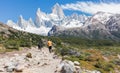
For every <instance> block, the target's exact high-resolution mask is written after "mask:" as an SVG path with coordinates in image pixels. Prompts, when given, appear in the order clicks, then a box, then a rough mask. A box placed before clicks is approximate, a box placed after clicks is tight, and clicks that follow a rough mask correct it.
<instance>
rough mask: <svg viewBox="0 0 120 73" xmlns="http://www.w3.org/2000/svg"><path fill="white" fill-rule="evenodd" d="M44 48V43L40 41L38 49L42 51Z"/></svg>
mask: <svg viewBox="0 0 120 73" xmlns="http://www.w3.org/2000/svg"><path fill="white" fill-rule="evenodd" d="M42 47H43V42H42V41H41V40H40V41H39V43H38V49H39V50H41V48H42Z"/></svg>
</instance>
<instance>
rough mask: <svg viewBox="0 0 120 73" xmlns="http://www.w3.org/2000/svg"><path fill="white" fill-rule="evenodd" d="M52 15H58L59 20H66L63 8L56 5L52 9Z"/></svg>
mask: <svg viewBox="0 0 120 73" xmlns="http://www.w3.org/2000/svg"><path fill="white" fill-rule="evenodd" d="M52 14H53V15H57V16H58V18H64V16H65V15H64V12H63V9H62V8H61V6H60V5H59V4H58V3H56V4H55V5H54V6H53V8H52Z"/></svg>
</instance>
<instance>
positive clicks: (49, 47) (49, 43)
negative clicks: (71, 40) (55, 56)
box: [47, 40, 52, 53]
mask: <svg viewBox="0 0 120 73" xmlns="http://www.w3.org/2000/svg"><path fill="white" fill-rule="evenodd" d="M47 45H48V49H49V52H50V53H51V52H52V41H50V40H48V42H47Z"/></svg>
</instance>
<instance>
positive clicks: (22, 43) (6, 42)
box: [0, 30, 42, 52]
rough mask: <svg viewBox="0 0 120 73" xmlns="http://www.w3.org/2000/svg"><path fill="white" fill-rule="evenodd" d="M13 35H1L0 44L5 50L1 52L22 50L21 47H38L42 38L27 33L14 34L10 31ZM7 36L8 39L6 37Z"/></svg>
mask: <svg viewBox="0 0 120 73" xmlns="http://www.w3.org/2000/svg"><path fill="white" fill-rule="evenodd" d="M9 32H10V33H11V34H9V35H6V34H5V33H1V36H0V44H2V45H3V47H4V48H5V50H4V51H3V50H1V52H2V51H3V52H7V51H12V50H20V47H32V46H36V45H37V44H38V42H39V41H41V38H42V36H40V35H36V34H32V33H26V32H20V31H18V32H13V31H11V30H9ZM5 36H7V37H5Z"/></svg>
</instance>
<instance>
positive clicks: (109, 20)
mask: <svg viewBox="0 0 120 73" xmlns="http://www.w3.org/2000/svg"><path fill="white" fill-rule="evenodd" d="M58 28H59V29H58ZM61 29H62V28H60V27H59V26H54V27H53V28H52V29H51V30H50V32H49V35H50V36H76V37H82V38H88V39H111V40H120V14H111V13H105V12H98V13H96V14H95V15H93V16H92V17H90V18H89V19H88V20H87V21H86V22H85V23H84V24H83V25H82V26H81V27H77V28H70V29H63V30H61Z"/></svg>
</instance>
